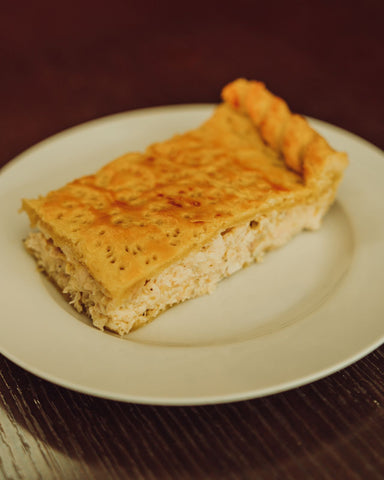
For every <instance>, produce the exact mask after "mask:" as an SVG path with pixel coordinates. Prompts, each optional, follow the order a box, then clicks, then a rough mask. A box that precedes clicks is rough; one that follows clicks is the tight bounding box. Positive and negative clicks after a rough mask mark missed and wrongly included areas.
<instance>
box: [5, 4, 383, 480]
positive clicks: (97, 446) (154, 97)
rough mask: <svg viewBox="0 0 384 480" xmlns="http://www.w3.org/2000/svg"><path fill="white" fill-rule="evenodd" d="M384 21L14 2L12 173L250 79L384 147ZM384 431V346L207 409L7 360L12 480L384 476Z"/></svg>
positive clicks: (250, 8) (342, 15)
mask: <svg viewBox="0 0 384 480" xmlns="http://www.w3.org/2000/svg"><path fill="white" fill-rule="evenodd" d="M383 15H384V4H383V2H382V1H378V0H377V1H375V0H366V1H365V2H359V3H357V2H350V1H349V2H346V1H339V2H338V1H332V2H331V1H323V2H321V3H320V2H304V1H296V2H284V1H282V0H276V1H275V2H258V1H246V0H238V1H236V2H212V1H202V0H198V1H195V2H193V3H191V4H189V3H185V2H177V1H164V2H155V1H144V2H135V1H133V0H127V1H122V0H121V1H118V0H110V1H109V2H98V1H92V2H91V1H90V0H84V1H77V2H75V1H73V0H67V1H66V2H48V1H47V0H36V1H35V2H27V1H20V2H2V4H1V6H0V72H1V73H0V166H2V165H5V164H6V163H7V162H8V161H10V160H11V159H12V158H13V157H15V156H16V155H17V154H19V153H20V152H22V151H24V150H25V149H26V148H28V147H30V146H31V145H33V144H35V143H36V142H38V141H40V140H42V139H44V138H46V137H48V136H49V135H52V134H54V133H57V132H59V131H61V130H63V129H65V128H68V127H70V126H73V125H76V124H79V123H81V122H85V121H88V120H91V119H94V118H98V117H101V116H104V115H108V114H113V113H116V112H120V111H126V110H132V109H135V108H143V107H150V106H156V105H168V104H182V103H195V102H199V103H201V102H217V101H218V100H219V91H220V89H221V87H222V86H223V85H224V84H225V83H227V82H228V81H231V80H233V79H234V78H236V77H239V76H244V77H248V78H255V79H259V80H263V81H264V82H265V83H266V84H267V86H268V87H269V88H270V89H271V90H272V91H274V92H275V93H277V94H279V95H281V96H282V97H284V98H285V99H286V100H287V101H288V103H289V104H290V106H291V107H292V108H293V109H294V110H295V111H297V112H300V113H304V114H307V115H309V116H312V117H315V118H319V119H321V120H324V121H327V122H329V123H332V124H334V125H338V126H340V127H342V128H344V129H346V130H349V131H351V132H353V133H355V134H357V135H360V136H361V137H363V138H365V139H366V140H368V141H370V142H372V143H374V144H375V145H377V146H378V147H380V148H383V146H384V121H383V110H384V109H383V107H384V101H383V100H384V95H383V84H384V71H383V46H384V41H383V39H384V37H383V27H382V19H383ZM0 268H1V267H0ZM0 275H1V270H0ZM31 308H32V309H33V307H31ZM38 314H39V312H38V311H32V316H31V321H33V316H34V315H38ZM0 315H1V309H0ZM362 321H364V319H362ZM383 322H384V306H383ZM22 334H23V333H22V332H20V335H22ZM383 432H384V347H380V348H378V349H377V350H375V351H374V352H373V353H371V354H370V355H368V356H367V357H365V358H364V359H362V360H360V361H359V362H357V363H355V364H354V365H352V366H350V367H348V368H346V369H344V370H342V371H341V372H338V373H336V374H334V375H332V376H329V377H328V378H326V379H323V380H320V381H317V382H315V383H312V384H309V385H307V386H304V387H301V388H297V389H294V390H291V391H288V392H285V393H280V394H276V395H273V396H269V397H265V398H259V399H254V400H249V401H243V402H238V403H232V404H222V405H209V406H208V405H207V406H199V407H155V406H143V405H134V404H128V403H121V402H115V401H109V400H104V399H100V398H95V397H91V396H88V395H84V394H80V393H76V392H72V391H70V390H67V389H65V388H62V387H58V386H56V385H54V384H51V383H49V382H46V381H44V380H42V379H39V378H38V377H36V376H34V375H32V374H30V373H28V372H26V371H25V370H23V369H22V368H20V367H19V366H17V365H15V364H14V363H12V362H11V361H10V360H8V359H6V358H5V357H0V479H6V480H10V479H13V480H18V479H23V480H24V479H27V480H34V479H43V480H45V479H58V480H66V479H73V480H76V479H125V478H128V479H153V480H155V479H156V480H157V479H261V480H270V479H276V480H280V479H282V480H301V479H305V480H308V479H316V480H317V479H319V480H320V479H321V480H323V479H324V480H344V479H346V480H349V479H352V480H353V479H364V480H365V479H368V480H370V479H373V480H376V479H377V480H381V479H383V478H384V433H383Z"/></svg>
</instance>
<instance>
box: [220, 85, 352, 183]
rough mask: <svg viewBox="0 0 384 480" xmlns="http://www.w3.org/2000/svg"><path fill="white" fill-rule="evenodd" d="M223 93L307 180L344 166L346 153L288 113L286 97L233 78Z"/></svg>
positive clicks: (224, 97)
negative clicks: (334, 148)
mask: <svg viewBox="0 0 384 480" xmlns="http://www.w3.org/2000/svg"><path fill="white" fill-rule="evenodd" d="M222 96H223V99H224V101H225V102H227V103H228V104H230V105H231V106H232V107H233V108H234V109H236V110H238V111H240V112H242V113H243V114H245V115H247V116H249V117H250V118H251V119H252V121H253V122H254V124H255V125H256V126H257V127H258V129H259V131H260V134H261V136H262V138H263V140H264V141H265V142H266V143H267V144H268V145H269V146H271V148H272V149H273V150H274V151H276V152H277V153H280V154H281V155H282V156H283V158H284V161H285V162H286V164H287V166H288V167H289V168H291V169H292V170H294V171H296V172H297V173H299V174H301V175H302V176H303V179H304V181H305V182H306V183H311V184H312V185H313V184H314V183H316V182H319V181H320V182H322V181H323V178H322V177H323V175H328V174H329V173H330V170H332V171H333V172H334V174H335V175H336V174H337V175H341V174H342V172H343V170H344V169H345V167H346V166H347V164H348V160H347V156H346V154H345V153H341V152H335V150H333V149H332V148H331V147H330V146H329V145H328V144H327V142H326V141H325V140H324V139H323V138H322V137H320V135H319V134H318V133H316V132H315V131H314V130H313V129H312V128H311V127H310V125H309V124H308V122H307V121H306V120H305V118H303V117H301V116H300V115H297V114H293V113H291V112H290V110H289V108H288V106H287V104H286V103H285V101H284V100H282V99H281V98H279V97H277V96H275V95H273V94H272V93H271V92H269V91H268V90H267V89H266V88H265V85H264V84H263V83H262V82H256V81H247V80H245V79H238V80H235V81H234V82H232V83H230V84H229V85H227V86H226V87H224V89H223V92H222Z"/></svg>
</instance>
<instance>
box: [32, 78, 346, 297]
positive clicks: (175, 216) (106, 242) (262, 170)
mask: <svg viewBox="0 0 384 480" xmlns="http://www.w3.org/2000/svg"><path fill="white" fill-rule="evenodd" d="M223 99H224V102H223V103H222V104H221V105H219V106H218V107H217V108H216V110H215V111H214V113H213V115H212V117H211V118H210V119H209V120H208V121H207V122H205V123H204V124H203V125H202V126H201V127H199V128H197V129H195V130H191V131H189V132H187V133H184V134H181V135H176V136H175V137H173V138H171V139H170V140H167V141H164V142H160V143H156V144H153V145H151V146H149V147H148V148H147V150H146V151H145V152H143V153H130V154H127V155H124V156H122V157H120V158H118V159H116V160H114V161H112V162H111V163H109V164H107V165H106V166H104V167H103V168H102V169H101V170H99V171H98V172H97V173H95V174H94V175H89V176H85V177H82V178H79V179H76V180H74V181H73V182H71V183H69V184H67V185H66V186H64V187H62V188H60V189H58V190H55V191H52V192H50V193H48V194H47V195H46V196H45V197H40V198H38V199H33V200H23V209H24V210H25V211H26V212H27V213H28V215H29V217H30V220H31V224H32V226H37V227H38V228H39V229H40V230H41V231H43V232H44V233H45V234H46V235H48V236H50V237H51V238H52V239H53V242H54V243H55V244H56V245H57V246H58V247H60V248H61V249H62V250H63V251H64V253H65V254H66V255H67V256H69V257H71V258H73V259H75V260H76V261H79V262H80V263H82V264H83V265H85V266H86V267H87V268H88V270H89V271H90V273H91V275H92V276H93V277H94V278H95V280H96V281H97V282H98V283H99V284H100V286H101V288H102V289H103V291H104V293H105V294H106V295H107V296H109V297H110V298H111V299H112V300H115V301H116V302H117V303H119V302H120V301H121V300H122V299H127V298H128V297H129V295H130V293H133V291H134V289H135V287H139V286H141V285H143V283H145V281H146V280H147V279H149V278H151V277H153V276H154V275H156V274H157V273H158V272H159V271H161V270H162V269H164V268H165V267H167V266H168V265H169V264H171V263H173V262H175V261H176V260H179V259H180V258H182V257H183V256H184V255H187V254H188V253H189V252H190V251H192V250H194V249H198V248H201V247H202V246H203V245H204V244H206V243H207V242H208V241H209V240H210V239H211V238H213V237H214V236H215V235H217V234H218V233H219V232H220V231H223V230H225V229H227V228H231V227H233V226H235V225H238V224H239V223H242V222H246V221H251V220H252V219H257V218H258V217H259V216H262V215H264V214H266V213H267V212H268V211H269V210H271V209H273V208H285V206H287V207H288V206H289V205H292V204H295V203H299V202H307V201H309V200H310V198H313V197H316V196H317V195H318V194H319V193H320V191H321V190H324V189H325V188H327V187H330V186H332V185H333V184H334V183H335V182H336V183H337V182H338V180H339V179H340V177H341V174H342V171H343V169H344V168H345V166H346V163H347V160H346V156H345V155H344V154H341V153H337V152H335V151H334V150H332V149H331V148H330V147H329V146H328V144H327V143H326V142H325V140H324V139H323V138H322V137H320V136H319V135H318V134H316V133H315V132H314V131H313V130H312V129H311V128H310V127H309V125H308V124H307V122H306V120H305V119H303V118H302V117H299V116H297V115H293V114H291V113H290V111H289V109H288V107H287V106H286V104H285V102H284V101H283V100H281V99H278V98H277V97H275V96H274V95H272V94H271V93H270V92H268V91H267V90H266V88H265V87H264V85H263V84H261V83H259V82H248V81H246V80H242V79H240V80H237V81H235V82H233V83H231V84H229V85H228V86H227V87H225V88H224V90H223ZM170 287H171V285H170Z"/></svg>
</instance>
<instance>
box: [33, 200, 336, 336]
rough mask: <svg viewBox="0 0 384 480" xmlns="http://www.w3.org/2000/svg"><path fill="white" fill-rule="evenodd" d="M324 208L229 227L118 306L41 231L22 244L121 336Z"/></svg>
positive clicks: (81, 306) (306, 225)
mask: <svg viewBox="0 0 384 480" xmlns="http://www.w3.org/2000/svg"><path fill="white" fill-rule="evenodd" d="M326 207H327V205H324V207H323V208H320V207H319V206H318V205H317V206H312V205H300V206H296V207H294V208H291V209H290V210H288V211H283V212H272V214H269V215H268V216H267V217H265V216H262V217H260V218H256V219H254V220H252V221H251V222H248V223H247V224H245V225H240V226H237V227H234V228H231V229H227V230H226V231H223V232H221V233H220V234H219V235H218V236H217V237H216V238H214V239H213V240H212V241H211V242H210V243H209V244H207V245H206V246H204V247H202V248H201V249H200V250H199V251H197V252H196V251H194V252H191V253H190V254H189V255H188V256H187V257H185V258H184V259H182V260H180V261H178V262H176V263H175V264H173V265H171V266H169V267H167V268H166V269H164V270H163V271H162V272H161V273H160V274H158V275H157V276H155V277H153V278H150V279H147V280H146V281H145V284H144V285H143V286H142V287H141V288H140V289H139V291H137V292H136V294H135V295H134V296H132V297H131V298H129V300H127V301H126V302H125V303H124V304H121V305H120V306H118V307H116V305H115V304H114V302H113V301H111V299H110V298H109V297H108V296H107V295H106V294H105V293H104V291H103V289H102V288H101V286H100V285H99V284H98V283H97V282H96V280H95V279H94V278H93V277H92V276H91V275H90V274H89V272H88V270H87V269H86V267H84V266H83V265H81V264H80V263H78V262H77V261H75V260H74V259H71V258H67V257H66V256H65V254H64V253H63V252H62V250H61V249H60V248H59V247H57V246H55V245H54V244H53V242H52V240H51V239H50V238H47V237H46V236H44V234H43V233H41V232H34V233H31V234H30V235H29V237H28V238H27V239H26V241H25V243H26V247H27V249H28V250H29V251H30V252H31V253H32V254H33V255H34V256H35V257H36V259H37V262H38V266H39V268H40V269H41V270H43V271H44V272H45V273H46V274H47V275H48V277H50V278H51V279H52V280H53V281H54V282H55V283H56V284H57V285H58V287H59V288H60V289H61V290H62V292H63V293H64V294H66V295H68V296H69V298H70V303H71V304H72V305H73V306H74V307H75V309H76V310H77V311H79V312H85V313H87V314H88V315H89V316H90V317H91V318H92V320H93V323H94V325H95V326H96V327H98V328H100V329H104V328H107V329H110V330H112V331H115V332H117V333H119V334H120V335H124V334H127V333H128V332H129V331H130V330H132V329H134V328H137V327H139V326H141V325H142V324H144V323H147V322H148V321H149V320H151V319H153V318H155V317H156V316H157V315H158V314H159V313H161V312H162V311H164V310H165V309H167V308H169V307H170V306H172V305H175V304H177V303H180V302H183V301H185V300H187V299H191V298H194V297H197V296H201V295H204V294H207V293H211V292H212V291H213V290H214V288H215V287H216V285H217V284H218V282H219V281H220V280H222V279H223V278H225V277H228V276H230V275H232V274H233V273H235V272H236V271H238V270H240V269H241V268H243V267H244V266H246V265H248V264H250V263H252V262H254V261H260V260H261V259H262V257H263V255H264V253H265V252H267V251H268V250H271V249H273V248H277V247H280V246H281V245H283V244H285V243H287V242H288V241H289V240H290V238H291V237H293V236H294V235H295V234H297V233H298V232H300V231H301V230H303V229H308V230H315V229H317V228H319V226H320V222H321V218H322V216H323V214H324V211H325V209H326Z"/></svg>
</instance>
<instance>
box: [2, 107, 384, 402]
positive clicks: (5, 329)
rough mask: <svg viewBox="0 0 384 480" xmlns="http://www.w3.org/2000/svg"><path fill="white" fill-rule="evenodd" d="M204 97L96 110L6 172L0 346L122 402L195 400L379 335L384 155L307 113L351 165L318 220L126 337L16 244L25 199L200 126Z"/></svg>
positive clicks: (300, 371) (308, 372) (348, 358)
mask: <svg viewBox="0 0 384 480" xmlns="http://www.w3.org/2000/svg"><path fill="white" fill-rule="evenodd" d="M211 111H212V106H208V105H196V106H174V107H164V108H155V109H147V110H141V111H134V112H130V113H124V114H119V115H114V116H111V117H106V118H102V119H100V120H96V121H93V122H90V123H86V124H84V125H80V126H78V127H75V128H72V129H70V130H67V131H65V132H63V133H60V134H58V135H55V136H54V137H51V138H49V139H48V140H46V141H44V142H42V143H40V144H38V145H36V146H34V147H33V148H31V149H30V150H28V151H27V152H25V153H24V154H22V155H21V156H19V157H18V158H17V159H15V160H14V161H13V162H11V163H10V164H9V165H8V166H7V167H6V168H4V169H3V171H2V173H1V175H0V229H1V237H0V265H1V276H0V305H1V317H0V331H1V336H0V350H1V352H2V353H3V354H4V355H5V356H6V357H8V358H9V359H11V360H12V361H14V362H15V363H17V364H18V365H20V366H21V367H23V368H25V369H26V370H28V371H30V372H32V373H34V374H36V375H38V376H40V377H42V378H44V379H47V380H50V381H52V382H55V383H57V384H59V385H62V386H65V387H68V388H71V389H74V390H77V391H80V392H84V393H88V394H92V395H96V396H100V397H104V398H110V399H116V400H122V401H129V402H138V403H150V404H167V405H188V404H189V405H192V404H204V403H217V402H226V401H235V400H242V399H247V398H253V397H259V396H262V395H267V394H272V393H276V392H279V391H283V390H287V389H290V388H293V387H296V386H299V385H303V384H305V383H308V382H311V381H314V380H316V379H319V378H321V377H324V376H326V375H328V374H330V373H332V372H335V371H337V370H339V369H341V368H343V367H345V366H347V365H349V364H351V363H352V362H354V361H356V360H358V359H359V358H361V357H363V356H364V355H366V354H367V353H368V352H370V351H372V350H373V349H375V348H376V347H377V346H379V345H380V344H381V343H382V342H383V339H384V322H383V320H384V318H383V317H384V295H383V293H384V291H383V286H384V221H383V219H384V190H383V189H382V181H383V178H384V158H383V157H384V156H383V154H382V153H381V152H380V151H379V150H378V149H376V148H375V147H373V146H372V145H370V144H368V143H367V142H365V141H364V140H362V139H360V138H358V137H356V136H354V135H352V134H350V133H348V132H345V131H343V130H340V129H338V128H336V127H333V126H330V125H327V124H325V123H323V122H319V121H316V120H311V122H312V124H313V125H314V126H315V128H317V129H318V130H319V131H320V132H321V133H322V134H323V135H325V137H326V138H327V139H328V140H329V141H330V143H331V144H332V145H333V146H334V147H335V148H337V149H341V150H345V151H347V152H348V153H349V156H350V160H351V164H350V166H349V168H348V170H347V172H346V175H345V179H344V181H343V184H342V186H341V188H340V191H339V195H338V200H337V202H336V204H335V205H334V207H333V208H332V209H331V211H330V212H329V214H328V215H327V217H326V219H325V221H324V225H323V228H322V229H321V230H320V231H318V232H316V233H303V234H301V235H299V236H298V237H296V238H295V239H294V240H293V241H292V242H291V243H290V244H288V245H287V246H286V247H284V248H282V249H280V250H277V251H275V252H273V253H270V254H268V256H267V257H266V259H265V261H264V262H263V263H262V264H258V265H254V266H252V267H249V268H248V269H246V270H244V271H242V272H240V273H238V274H236V275H234V276H233V277H231V278H230V279H228V280H225V281H223V282H222V283H221V284H220V286H219V287H218V289H217V290H216V292H215V293H214V294H213V295H210V296H207V297H203V298H199V299H197V300H193V301H189V302H187V303H185V304H183V305H180V306H177V307H175V308H173V309H171V310H169V311H168V312H166V313H164V314H163V315H161V316H160V317H159V318H158V319H156V320H155V321H154V322H153V323H152V324H150V325H148V326H146V327H144V328H142V329H141V330H138V331H137V332H135V333H133V334H132V335H131V336H129V337H128V338H124V339H122V338H118V337H117V336H115V335H113V334H108V333H103V332H100V331H98V330H96V329H95V328H93V327H91V326H90V324H89V322H88V320H87V319H85V318H83V317H82V316H80V315H77V314H76V313H74V311H72V309H71V308H70V307H69V306H67V304H66V303H65V302H64V301H63V299H62V298H61V296H60V295H59V294H58V293H57V292H56V290H55V289H54V288H52V287H51V286H50V284H49V283H48V282H47V281H46V280H45V279H44V278H43V277H42V276H41V275H40V274H38V273H37V271H36V268H35V264H34V262H33V260H32V259H31V258H30V257H29V255H28V254H27V253H26V252H25V251H24V249H23V246H22V238H23V237H25V236H26V234H27V232H28V229H29V227H28V221H27V218H26V215H24V214H19V213H18V212H17V210H18V208H19V207H20V199H21V198H22V197H34V196H37V195H38V194H43V193H45V192H46V191H48V190H50V189H53V188H56V187H59V186H61V185H62V184H63V183H64V182H66V181H69V180H71V179H73V178H74V177H77V176H79V175H82V174H86V173H91V172H93V171H95V170H96V169H97V168H98V167H100V166H101V165H102V164H104V163H106V162H107V161H109V160H111V159H113V158H114V157H116V156H118V155H120V154H121V153H123V152H125V151H129V150H142V149H143V148H145V146H146V145H147V144H149V143H151V142H153V141H157V140H161V139H163V138H167V137H169V136H170V135H172V134H173V133H176V132H181V131H184V130H186V129H189V128H192V127H194V126H196V125H198V124H199V123H200V122H201V121H203V120H204V119H205V118H207V117H208V116H209V114H210V113H211Z"/></svg>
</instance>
